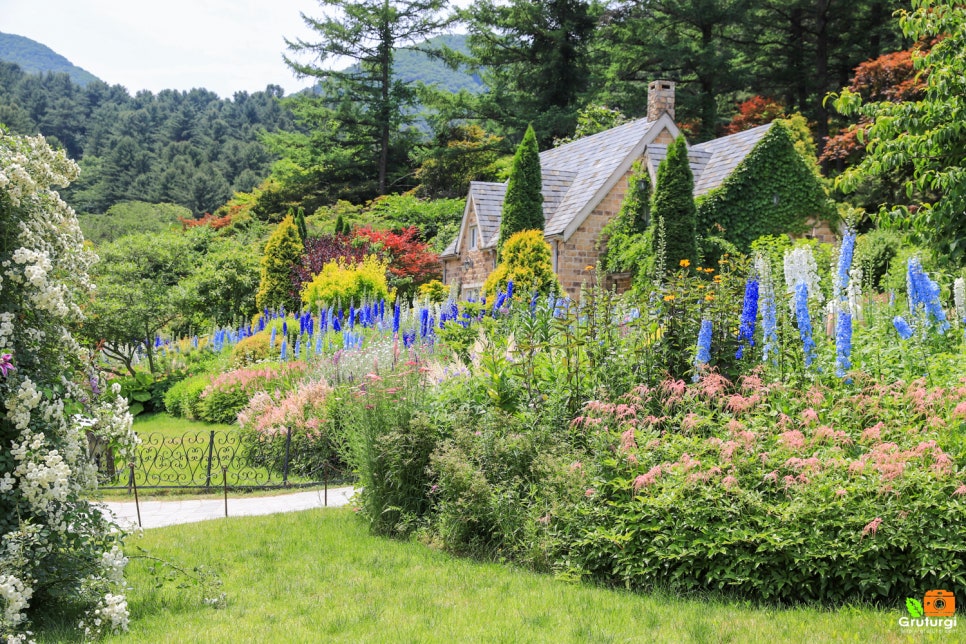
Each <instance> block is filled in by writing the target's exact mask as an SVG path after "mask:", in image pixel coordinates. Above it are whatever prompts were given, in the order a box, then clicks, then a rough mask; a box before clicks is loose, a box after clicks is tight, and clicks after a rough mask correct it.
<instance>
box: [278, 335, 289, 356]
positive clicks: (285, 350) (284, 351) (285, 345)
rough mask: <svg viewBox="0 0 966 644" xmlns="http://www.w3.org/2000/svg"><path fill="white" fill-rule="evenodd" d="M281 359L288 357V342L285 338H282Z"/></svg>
mask: <svg viewBox="0 0 966 644" xmlns="http://www.w3.org/2000/svg"><path fill="white" fill-rule="evenodd" d="M280 359H281V360H282V361H283V362H284V361H285V360H287V359H288V342H286V341H285V338H282V354H281V356H280Z"/></svg>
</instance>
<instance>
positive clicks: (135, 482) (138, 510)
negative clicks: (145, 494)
mask: <svg viewBox="0 0 966 644" xmlns="http://www.w3.org/2000/svg"><path fill="white" fill-rule="evenodd" d="M130 467H131V485H132V486H133V487H134V509H135V510H137V513H138V527H139V528H143V527H144V526H142V525H141V503H140V501H138V482H137V481H135V480H134V463H130Z"/></svg>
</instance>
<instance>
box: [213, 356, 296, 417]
mask: <svg viewBox="0 0 966 644" xmlns="http://www.w3.org/2000/svg"><path fill="white" fill-rule="evenodd" d="M305 369H306V365H305V363H303V362H282V363H273V364H261V365H255V366H251V367H242V368H239V369H234V370H232V371H228V372H225V373H222V374H219V375H217V376H214V377H212V378H211V381H210V383H209V384H208V386H207V387H206V388H205V390H204V391H203V392H202V394H201V399H200V401H199V402H198V418H199V419H200V420H204V421H207V422H209V423H226V424H235V423H236V422H237V420H238V412H240V411H241V410H242V409H244V408H245V406H246V405H248V402H249V400H251V398H252V396H253V395H254V394H255V393H256V392H259V391H266V390H271V391H273V392H275V393H276V395H281V394H284V393H285V392H288V391H291V390H292V389H293V388H295V386H296V383H297V382H298V380H299V377H300V376H302V375H303V374H304V373H305Z"/></svg>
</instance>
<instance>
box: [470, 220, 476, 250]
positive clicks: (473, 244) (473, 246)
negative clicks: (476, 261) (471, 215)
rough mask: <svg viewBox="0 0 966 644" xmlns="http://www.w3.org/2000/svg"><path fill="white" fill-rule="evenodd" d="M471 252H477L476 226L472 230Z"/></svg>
mask: <svg viewBox="0 0 966 644" xmlns="http://www.w3.org/2000/svg"><path fill="white" fill-rule="evenodd" d="M470 250H476V226H473V227H472V228H470Z"/></svg>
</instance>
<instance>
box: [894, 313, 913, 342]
mask: <svg viewBox="0 0 966 644" xmlns="http://www.w3.org/2000/svg"><path fill="white" fill-rule="evenodd" d="M892 326H894V327H895V328H896V331H898V332H899V337H900V338H902V339H903V340H908V339H909V338H911V337H912V327H911V326H909V323H908V322H906V319H905V318H904V317H902V316H901V315H897V316H895V317H894V318H892Z"/></svg>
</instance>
